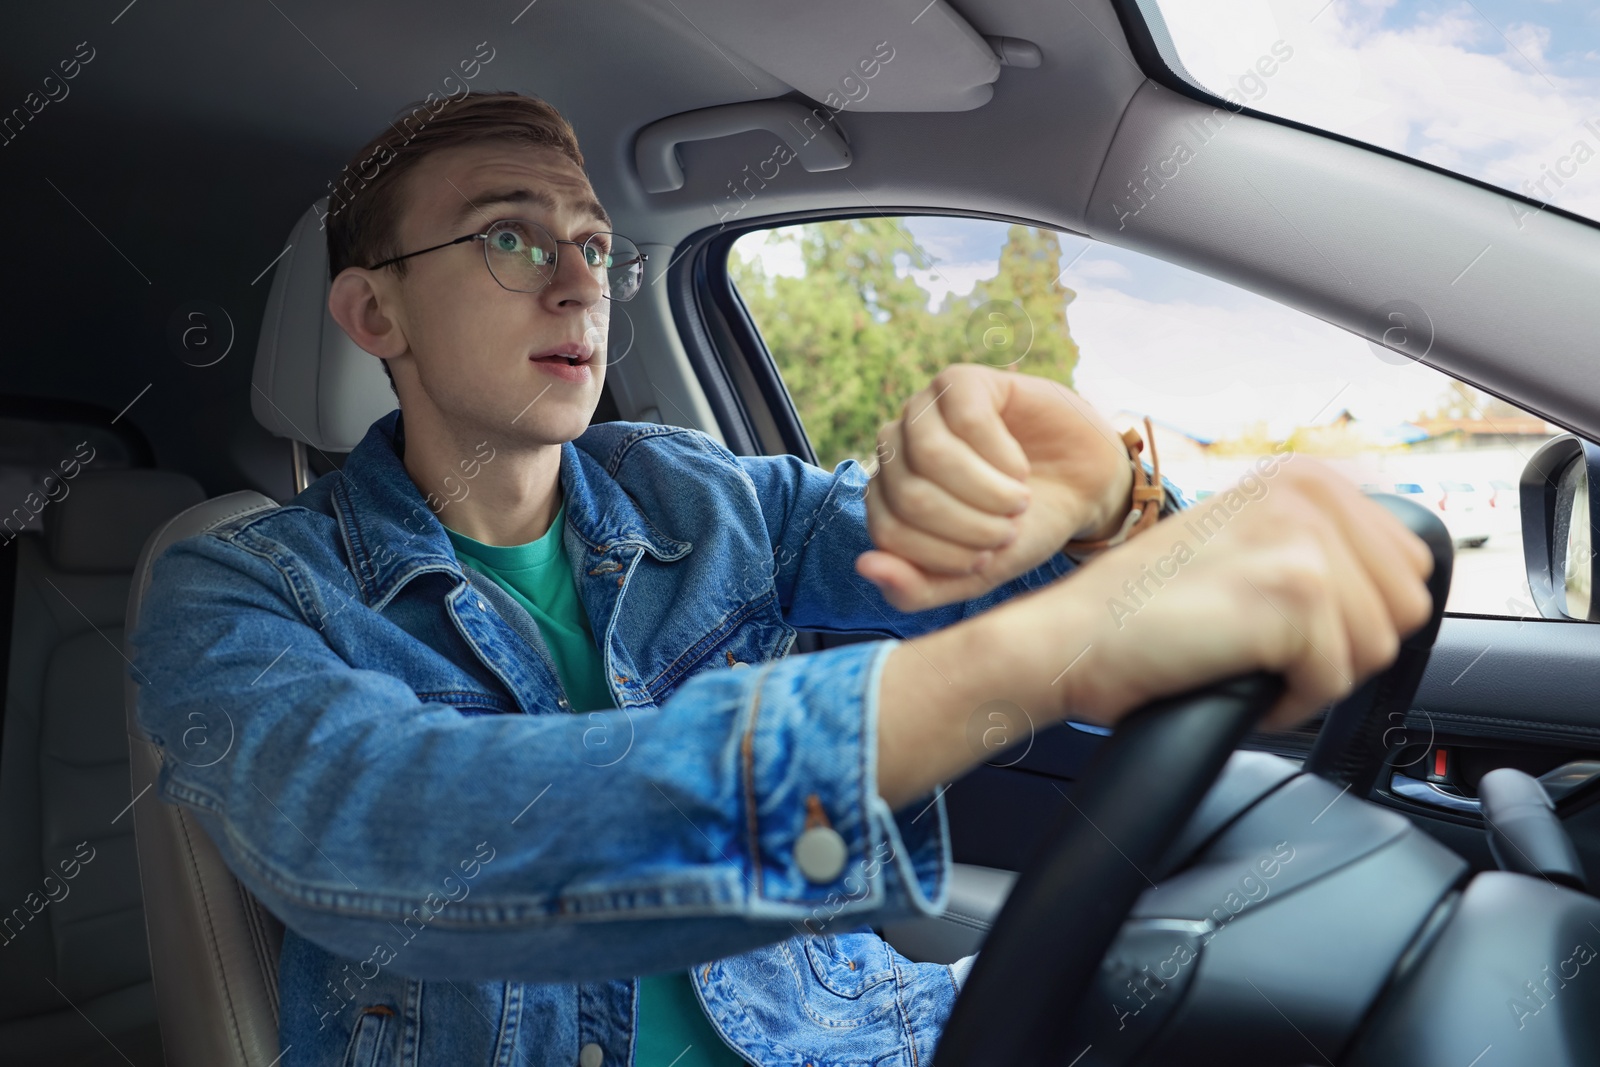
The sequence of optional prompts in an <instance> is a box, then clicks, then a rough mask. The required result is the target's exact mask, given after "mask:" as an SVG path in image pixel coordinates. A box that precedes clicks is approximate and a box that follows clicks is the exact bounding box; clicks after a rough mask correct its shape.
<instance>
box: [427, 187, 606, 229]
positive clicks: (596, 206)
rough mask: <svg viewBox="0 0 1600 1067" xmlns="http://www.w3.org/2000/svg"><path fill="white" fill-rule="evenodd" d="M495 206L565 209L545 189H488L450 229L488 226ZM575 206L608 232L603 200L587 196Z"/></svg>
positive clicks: (468, 201) (464, 206) (458, 215)
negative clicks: (465, 226)
mask: <svg viewBox="0 0 1600 1067" xmlns="http://www.w3.org/2000/svg"><path fill="white" fill-rule="evenodd" d="M495 205H502V206H503V205H515V206H518V207H535V208H540V209H542V210H544V211H548V212H554V211H556V210H558V209H559V208H560V207H561V202H560V201H559V200H557V199H556V198H555V197H554V196H551V195H550V194H549V193H547V192H545V191H544V190H542V189H528V188H525V187H523V186H520V185H518V186H512V187H510V188H506V189H486V190H484V191H483V192H481V193H478V194H476V195H473V196H469V197H467V199H466V200H464V201H463V202H462V204H461V207H460V209H459V210H458V211H457V212H456V213H455V215H454V216H452V217H451V219H450V227H449V228H450V229H452V230H454V229H456V228H457V227H459V226H464V225H466V224H467V223H468V222H470V221H478V222H482V223H483V224H485V225H488V223H489V222H491V221H493V220H491V219H489V218H486V217H485V216H486V215H487V214H488V213H489V210H490V208H491V207H493V206H495ZM572 207H573V208H574V209H576V210H577V211H579V212H582V213H584V214H586V215H588V216H589V217H591V218H593V219H594V220H596V221H597V222H600V223H602V224H604V225H605V226H606V227H607V228H608V229H609V228H610V226H611V216H610V215H607V214H606V209H605V208H603V207H601V206H600V201H598V200H596V199H595V198H594V197H592V196H588V197H583V198H582V199H580V200H578V201H576V202H575V203H572Z"/></svg>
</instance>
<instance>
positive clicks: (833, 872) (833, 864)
mask: <svg viewBox="0 0 1600 1067" xmlns="http://www.w3.org/2000/svg"><path fill="white" fill-rule="evenodd" d="M849 854H850V850H849V849H847V848H846V847H845V844H844V838H842V837H840V836H839V831H837V830H835V829H833V827H831V826H813V827H811V829H809V830H806V831H805V832H803V833H802V834H801V835H800V837H799V838H798V839H797V840H796V841H795V843H794V860H795V863H797V864H798V865H799V867H800V873H801V874H803V875H805V876H806V881H808V882H811V883H813V884H814V885H826V884H827V883H829V882H832V881H834V880H836V879H837V878H838V877H839V874H840V872H841V871H843V870H844V861H845V860H846V859H847V858H848V857H849Z"/></svg>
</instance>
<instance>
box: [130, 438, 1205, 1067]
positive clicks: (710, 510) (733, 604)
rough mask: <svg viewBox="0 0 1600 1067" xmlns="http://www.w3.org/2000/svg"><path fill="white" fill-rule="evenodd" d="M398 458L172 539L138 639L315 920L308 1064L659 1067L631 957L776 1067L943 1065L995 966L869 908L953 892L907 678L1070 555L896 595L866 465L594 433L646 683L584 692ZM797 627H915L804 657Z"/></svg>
mask: <svg viewBox="0 0 1600 1067" xmlns="http://www.w3.org/2000/svg"><path fill="white" fill-rule="evenodd" d="M403 450H404V431H403V423H402V422H401V420H400V416H399V413H398V412H391V413H390V414H388V415H386V416H384V417H383V418H381V419H379V420H378V421H377V422H376V423H374V424H373V426H372V428H371V429H370V430H369V431H368V433H367V435H366V437H365V438H364V439H363V440H362V442H361V443H360V444H359V445H358V446H357V447H356V449H355V450H354V451H353V452H351V453H350V455H349V457H348V459H347V461H346V463H345V464H344V467H343V469H342V470H341V471H339V472H336V473H333V474H330V475H327V476H325V477H323V478H320V479H318V480H317V481H316V482H315V483H313V484H312V485H311V486H310V487H309V488H308V489H306V490H305V491H304V492H302V493H300V494H299V495H298V496H296V497H295V498H294V499H293V500H291V501H290V502H289V503H288V504H287V505H284V506H282V507H278V508H272V509H266V510H262V511H257V512H254V513H250V514H246V515H243V516H239V517H237V518H234V519H231V520H229V521H226V522H224V523H222V524H221V525H219V526H218V527H216V528H215V529H213V530H211V531H209V532H208V533H205V534H203V535H200V536H197V537H191V538H188V539H186V540H184V541H181V542H178V543H177V544H174V545H173V546H172V547H171V548H169V549H168V550H167V552H165V553H164V554H163V555H162V556H161V558H160V559H159V560H157V562H156V564H155V566H154V570H153V577H152V581H151V585H150V588H149V591H148V593H147V594H146V596H145V599H144V606H143V611H142V616H141V622H140V625H139V627H138V629H137V631H136V632H135V633H134V634H133V635H132V637H131V642H132V644H133V645H134V646H135V649H136V657H135V660H134V661H133V670H132V673H133V675H134V677H135V678H136V680H137V681H138V682H139V683H140V689H139V697H138V720H139V725H140V728H141V729H142V730H143V731H144V732H145V733H146V735H147V736H148V737H149V739H150V740H151V741H153V742H154V743H155V744H157V745H158V746H160V747H161V748H162V750H163V766H162V770H161V775H160V784H159V793H160V796H161V797H162V799H164V800H165V801H168V802H171V803H177V804H183V805H186V806H187V807H188V808H189V809H190V810H191V811H192V812H193V813H194V815H195V817H196V818H197V819H198V821H199V822H200V823H201V825H202V826H204V828H205V829H206V831H207V833H208V834H209V835H210V836H211V838H212V839H213V840H214V841H215V842H216V844H217V846H218V848H219V849H220V850H221V853H222V855H223V858H224V860H225V861H226V862H227V864H228V867H229V868H230V869H231V870H232V871H233V872H234V874H235V875H236V876H237V877H238V878H239V880H240V881H241V882H242V883H243V884H244V886H245V887H246V888H248V889H249V891H250V892H251V893H253V894H254V895H255V896H256V897H258V898H259V899H260V900H261V901H262V902H263V904H265V905H266V907H267V908H268V909H269V910H271V911H272V912H273V913H274V914H275V915H277V916H279V917H280V918H281V919H282V920H283V922H284V924H285V926H286V928H287V934H286V937H285V943H284V948H283V955H282V963H281V968H280V972H279V978H278V982H279V990H280V999H281V1024H280V1041H281V1046H282V1048H283V1050H284V1055H283V1058H282V1060H281V1062H282V1063H283V1064H284V1065H285V1067H292V1065H296V1064H306V1065H317V1067H323V1065H335V1064H361V1065H376V1064H384V1065H388V1064H419V1065H428V1067H431V1065H451V1067H456V1065H463V1064H465V1065H473V1067H478V1065H482V1067H490V1065H500V1064H507V1065H509V1064H527V1065H534V1067H542V1065H546V1064H548V1065H563V1067H566V1065H574V1064H576V1065H580V1067H599V1065H602V1064H605V1065H619V1067H621V1065H630V1064H631V1063H632V1050H633V1034H634V1029H635V1023H636V1018H637V1015H636V996H637V982H636V981H635V979H634V977H633V976H636V975H642V974H652V973H657V972H661V971H668V970H673V969H677V968H687V969H689V970H690V973H691V975H692V979H693V984H694V986H695V989H696V991H697V994H698V996H699V998H700V1000H701V1003H702V1005H703V1007H704V1009H705V1011H706V1013H707V1016H708V1017H709V1018H710V1020H711V1021H712V1023H713V1025H714V1026H715V1027H716V1029H717V1030H718V1032H719V1033H720V1034H721V1035H722V1037H723V1038H724V1039H725V1040H726V1041H727V1043H728V1044H729V1045H730V1046H732V1047H733V1048H734V1049H735V1050H737V1051H738V1052H739V1053H740V1054H741V1055H742V1056H743V1057H744V1058H745V1059H747V1060H749V1061H751V1062H752V1063H755V1064H758V1065H760V1067H780V1065H782V1067H801V1065H803V1064H811V1065H813V1067H825V1065H846V1064H849V1065H854V1064H863V1065H865V1064H875V1065H882V1064H893V1065H897V1067H900V1065H903V1067H913V1065H919V1064H920V1065H925V1064H927V1063H929V1062H930V1059H931V1053H932V1049H933V1046H934V1043H935V1042H936V1040H937V1037H938V1033H939V1030H940V1028H941V1027H942V1025H943V1023H944V1021H945V1019H946V1018H947V1016H948V1014H949V1011H950V1008H951V1005H952V1004H953V1002H954V998H955V996H956V994H957V992H958V991H959V985H960V981H961V979H962V977H963V976H964V972H965V968H964V967H962V966H960V965H957V966H955V967H950V966H944V965H937V964H924V963H912V962H911V961H909V960H907V959H906V958H905V957H904V956H901V955H899V954H898V953H896V952H894V951H893V950H892V949H891V948H890V947H889V946H888V945H887V944H886V943H885V942H883V941H882V940H881V939H880V938H878V937H877V936H876V935H875V934H874V933H873V932H872V929H871V927H872V926H875V925H881V924H882V923H883V922H885V921H888V920H892V919H895V918H900V917H906V916H913V915H930V916H931V915H938V914H939V913H940V912H941V911H942V910H943V909H944V907H945V904H946V901H947V897H948V886H947V884H946V880H947V878H948V873H949V869H950V863H951V855H950V841H949V831H948V828H947V825H946V821H945V809H944V803H943V800H942V796H941V795H940V794H938V793H932V794H930V795H929V796H926V797H923V798H920V799H919V800H917V801H914V802H912V803H911V804H909V805H907V806H906V807H905V808H904V809H902V810H900V811H891V810H890V809H889V807H888V805H887V804H886V803H885V802H884V801H883V800H882V799H881V798H880V797H879V796H878V788H877V780H876V765H877V755H876V738H877V701H876V691H877V686H878V678H879V673H880V671H881V670H882V667H883V663H884V659H885V657H886V656H887V654H888V653H889V652H890V651H891V649H892V648H893V646H894V645H895V643H896V642H895V640H894V638H897V637H909V636H913V635H915V634H919V633H924V632H927V631H931V630H934V629H937V628H940V627H943V626H946V625H949V624H951V623H953V622H955V621H957V620H958V619H961V618H963V617H967V616H970V615H973V614H976V613H978V612H980V611H982V610H984V609H985V608H987V607H989V606H992V605H994V604H996V603H998V602H1000V601H1002V600H1004V599H1006V598H1007V597H1009V596H1012V595H1014V594H1016V593H1017V592H1020V591H1022V590H1024V589H1027V588H1030V587H1036V586H1038V585H1040V584H1041V583H1044V582H1048V581H1050V580H1052V579H1054V578H1056V577H1058V576H1060V575H1063V574H1065V573H1067V572H1068V571H1069V570H1070V569H1071V567H1072V566H1073V564H1072V561H1071V560H1069V559H1068V558H1067V557H1065V556H1063V555H1059V554H1058V555H1056V556H1054V557H1052V558H1051V559H1050V560H1048V561H1046V562H1045V563H1044V564H1042V565H1041V566H1040V567H1039V568H1037V569H1036V570H1034V571H1033V572H1031V573H1030V574H1027V575H1024V576H1022V577H1020V578H1018V579H1016V580H1014V581H1012V582H1010V583H1007V584H1006V585H1005V586H1002V587H1001V588H999V589H996V590H994V591H993V592H991V593H989V594H987V595H986V596H984V597H982V598H979V599H976V600H972V601H968V602H966V603H961V604H954V605H949V606H947V607H943V608H938V609H933V610H929V611H923V612H918V613H914V614H906V613H901V612H899V611H897V610H896V609H894V608H893V607H891V606H890V605H889V604H888V603H887V602H886V601H885V600H884V599H883V598H882V596H881V595H880V594H879V593H878V591H877V589H876V588H875V587H873V586H872V585H871V583H869V582H866V581H865V580H863V579H861V578H860V577H859V576H857V575H856V574H855V572H854V566H853V565H854V560H855V557H856V556H857V555H858V554H860V553H861V552H863V551H866V550H867V549H868V548H870V547H871V542H870V539H869V538H868V535H867V532H866V525H865V503H864V501H865V492H866V488H867V477H866V473H865V471H864V470H863V469H862V467H861V466H860V465H859V464H857V463H856V462H855V461H853V460H847V461H845V462H844V463H841V464H840V465H839V466H838V467H837V468H836V469H835V470H834V471H833V472H832V473H829V472H827V471H824V470H822V469H821V468H818V467H815V466H811V465H808V464H805V463H803V462H801V461H800V460H798V459H796V458H794V457H792V456H776V457H749V456H740V457H736V456H734V455H733V454H732V453H730V452H729V451H727V450H726V449H725V448H723V447H722V446H720V445H719V444H717V443H716V442H715V441H714V440H712V439H711V438H709V437H708V436H706V435H704V434H702V433H699V432H697V431H693V430H686V429H681V428H677V427H671V426H663V425H656V424H640V423H622V422H614V423H602V424H599V425H595V426H592V427H590V428H589V429H588V430H587V431H586V432H585V433H584V434H583V435H582V436H581V437H579V438H578V439H577V440H576V441H573V442H569V443H566V444H563V445H562V446H561V464H560V481H561V488H562V491H563V493H564V495H565V500H566V520H565V528H564V529H563V531H562V534H561V537H562V544H563V547H564V548H565V551H566V555H567V558H568V559H569V560H570V561H571V564H572V568H573V577H574V579H575V581H576V583H577V589H578V594H579V599H580V601H581V602H582V604H583V607H584V611H585V612H586V614H587V617H588V619H589V622H590V624H591V626H592V628H593V632H594V635H595V639H596V644H597V646H598V648H599V651H600V653H601V656H602V658H603V660H604V663H605V671H606V675H607V681H608V684H609V686H610V689H611V693H612V696H613V698H614V700H615V702H616V707H615V708H614V709H608V710H604V711H587V710H585V709H579V708H573V707H570V706H569V704H568V702H567V699H566V697H565V695H564V694H563V693H562V689H561V684H560V681H559V679H558V677H557V675H556V672H555V671H554V669H553V666H552V662H551V660H550V658H549V655H548V652H547V650H546V648H545V646H544V643H543V641H542V640H541V638H540V635H539V632H538V628H537V626H536V625H535V623H534V622H533V620H532V618H531V617H530V616H529V615H528V614H527V612H526V611H524V610H523V609H522V608H521V607H520V606H519V605H518V604H516V603H515V601H513V600H512V599H511V598H510V597H509V596H507V595H505V594H504V593H503V592H502V591H501V590H500V588H499V587H498V586H496V585H495V584H494V583H493V582H492V581H490V580H488V579H487V578H485V577H484V576H483V575H481V574H479V573H477V572H475V571H472V570H470V569H464V568H463V567H462V566H461V564H460V563H458V562H457V559H456V557H455V554H454V551H453V550H452V548H451V545H450V542H449V539H448V538H447V536H446V534H445V531H444V528H443V526H442V525H441V524H440V522H439V520H438V519H437V518H436V517H435V514H434V511H433V509H432V508H431V507H430V506H429V504H430V502H431V501H430V500H429V499H425V497H424V494H423V493H422V492H421V491H420V490H419V489H418V487H417V486H416V485H415V484H414V483H413V482H412V480H411V478H410V477H409V475H408V474H407V472H406V470H405V467H404V466H403V464H402V461H401V456H402V455H403ZM493 462H494V457H493V451H492V449H489V448H488V447H487V446H481V447H480V449H479V450H478V452H477V454H476V455H474V456H472V457H464V458H463V459H462V462H461V464H460V469H461V471H462V477H461V478H460V479H459V480H457V482H456V485H455V487H454V488H452V487H449V486H442V487H440V489H441V490H448V491H449V492H450V494H451V495H452V498H454V499H459V498H460V494H461V493H462V492H470V490H471V478H472V477H474V476H476V474H477V473H478V472H479V471H480V470H481V469H482V465H484V464H488V463H493ZM1168 494H1169V503H1170V502H1171V499H1172V498H1173V496H1174V495H1175V490H1174V489H1173V488H1172V487H1171V486H1170V483H1169V485H1168ZM1178 499H1179V500H1181V498H1178ZM1176 506H1181V503H1179V504H1177V505H1176ZM797 629H807V630H817V631H829V632H850V633H868V634H877V635H885V636H886V637H888V638H889V639H886V640H880V641H870V642H862V643H855V644H849V645H845V646H843V647H839V648H833V649H829V650H826V651H823V652H820V653H817V654H815V655H808V656H794V657H787V658H786V657H785V654H786V653H787V652H788V651H789V649H790V646H791V645H792V644H793V642H794V639H795V635H796V631H797ZM729 668H732V669H729ZM741 668H747V669H741ZM805 834H809V835H811V842H810V844H808V845H807V846H806V847H804V848H801V849H799V850H798V854H797V843H798V842H800V840H801V838H802V835H805ZM819 842H820V843H819ZM812 846H815V847H812ZM807 848H810V849H811V853H809V854H811V855H812V856H813V858H812V859H810V860H809V861H807V860H806V858H805V857H806V855H808V853H807ZM830 849H831V850H832V854H833V856H834V858H835V860H836V859H837V855H838V853H839V852H840V851H841V850H842V853H843V855H844V857H845V859H844V862H843V863H842V864H839V863H837V862H830V861H828V859H827V857H828V855H829V853H830ZM819 850H820V852H819ZM818 854H820V855H821V856H822V857H823V860H821V861H819V860H817V859H816V858H815V856H816V855H818ZM835 868H836V869H835ZM964 962H965V961H964Z"/></svg>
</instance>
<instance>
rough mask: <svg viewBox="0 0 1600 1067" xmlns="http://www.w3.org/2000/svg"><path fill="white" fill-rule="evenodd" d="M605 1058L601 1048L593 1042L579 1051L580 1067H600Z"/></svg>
mask: <svg viewBox="0 0 1600 1067" xmlns="http://www.w3.org/2000/svg"><path fill="white" fill-rule="evenodd" d="M605 1058H606V1057H605V1053H604V1052H602V1051H601V1049H600V1046H599V1045H597V1044H595V1043H594V1042H593V1041H591V1042H589V1043H588V1044H587V1045H585V1046H583V1048H581V1049H579V1050H578V1067H600V1065H601V1064H602V1063H604V1062H605Z"/></svg>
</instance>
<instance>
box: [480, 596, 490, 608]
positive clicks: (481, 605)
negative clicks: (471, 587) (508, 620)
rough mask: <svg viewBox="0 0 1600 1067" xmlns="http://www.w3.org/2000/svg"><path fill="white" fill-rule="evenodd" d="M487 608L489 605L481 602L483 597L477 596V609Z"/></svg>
mask: <svg viewBox="0 0 1600 1067" xmlns="http://www.w3.org/2000/svg"><path fill="white" fill-rule="evenodd" d="M488 609H489V605H488V604H485V603H484V602H483V597H479V598H478V610H479V611H487V610H488Z"/></svg>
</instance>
